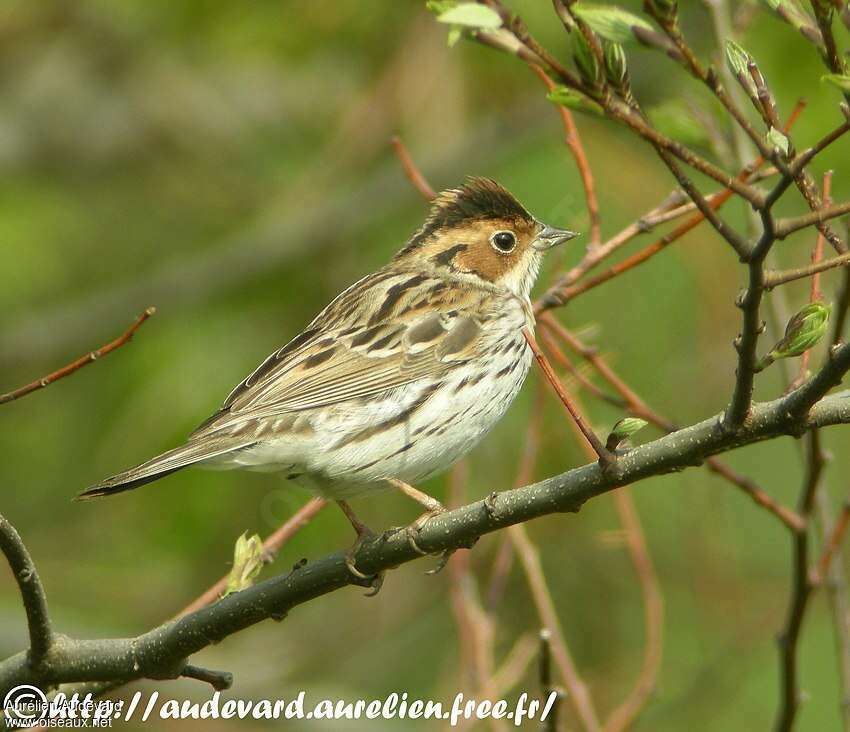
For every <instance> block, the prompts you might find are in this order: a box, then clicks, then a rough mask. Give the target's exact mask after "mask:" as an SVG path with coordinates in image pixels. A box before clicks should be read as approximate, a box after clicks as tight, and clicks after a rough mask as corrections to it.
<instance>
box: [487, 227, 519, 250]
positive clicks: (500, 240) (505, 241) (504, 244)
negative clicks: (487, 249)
mask: <svg viewBox="0 0 850 732" xmlns="http://www.w3.org/2000/svg"><path fill="white" fill-rule="evenodd" d="M490 243H491V244H492V245H493V248H494V249H495V250H496V251H497V252H501V253H502V254H508V253H509V252H512V251H513V250H514V247H516V236H515V235H514V233H513V232H512V231H497V232H496V233H495V234H493V235H492V236H491V237H490Z"/></svg>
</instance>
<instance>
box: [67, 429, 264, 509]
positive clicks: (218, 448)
mask: <svg viewBox="0 0 850 732" xmlns="http://www.w3.org/2000/svg"><path fill="white" fill-rule="evenodd" d="M253 444H255V443H254V442H241V443H239V442H237V443H233V442H229V443H223V442H211V441H209V440H199V441H197V442H188V443H186V444H185V445H181V446H180V447H175V448H174V449H173V450H168V452H164V453H162V454H161V455H157V456H156V457H154V458H151V459H150V460H147V461H145V462H143V463H142V464H141V465H137V466H136V467H134V468H130V469H129V470H125V471H124V472H122V473H118V474H117V475H113V476H112V477H111V478H107V479H106V480H103V481H101V482H100V483H98V484H97V485H93V486H92V487H91V488H87V489H86V490H84V491H83V492H82V493H80V494H78V495H77V497H76V500H78V501H86V500H90V499H92V498H99V497H100V496H111V495H113V494H114V493H122V492H123V491H129V490H131V489H133V488H138V487H139V486H142V485H145V484H146V483H152V482H153V481H155V480H159V479H160V478H164V477H165V476H166V475H170V474H171V473H174V472H176V471H178V470H181V469H183V468H186V467H188V466H190V465H194V464H196V463H199V462H203V461H204V460H210V459H212V458H216V457H220V456H221V455H225V454H227V453H229V452H235V451H236V450H243V449H244V448H246V447H250V446H251V445H253Z"/></svg>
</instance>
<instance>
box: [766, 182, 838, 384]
mask: <svg viewBox="0 0 850 732" xmlns="http://www.w3.org/2000/svg"><path fill="white" fill-rule="evenodd" d="M831 192H832V171H831V170H828V171H827V172H826V173H824V174H823V205H824V206H829V205H831V204H832V199H831V198H830V193H831ZM825 243H826V238H825V237H824V235H823V233H822V232H821V231H818V235H817V237H816V238H815V247H814V249H813V250H812V263H811V266H810V267H808V268H806V267H802V268H800V269H798V270H796V271H795V272H786V273H785V274H784V276H783V274H782V273H776V274H774V275H772V274H771V273H768V274H767V277H766V281H767V282H768V283H772V282H773V283H776V284H783V283H784V282H791V281H792V280H795V279H800V278H802V277H806V276H808V274H803V275H801V274H800V271H801V270H805V269H808V270H809V272H810V273H811V277H812V281H811V283H810V285H811V286H810V289H809V302H811V303H813V302H818V301H820V299H821V289H820V280H821V272H823V271H825V270H828V269H832V267H840V266H842V264H847V263H850V255H844V256H838V257H835V259H838V260H842V259H843V260H845V261H843V262H839V263H838V264H835V263H834V262H835V259H832V260H830V261H829V262H824V261H823V248H824V244H825ZM823 265H827V266H825V267H824V266H823ZM821 267H823V268H822V269H821ZM811 356H812V351H811V349H809V350H807V351H806V352H805V353H803V355H802V357H801V358H800V370H799V373H798V375H797V380H796V381H795V382H794V383H793V384H792V385H791V386H789V387H788V388H789V389H791V388H794V387H795V386H799V385H800V384H802V383H803V381H804V380H805V378H806V374H808V372H809V360H810V359H811Z"/></svg>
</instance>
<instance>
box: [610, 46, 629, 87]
mask: <svg viewBox="0 0 850 732" xmlns="http://www.w3.org/2000/svg"><path fill="white" fill-rule="evenodd" d="M604 50H605V76H607V77H608V81H609V82H610V83H611V84H613V85H614V87H615V88H617V89H620V88H621V87H622V86H623V84H624V83H625V81H626V77H627V76H628V74H629V68H628V64H627V61H626V52H625V50H623V47H622V46H621V45H620V44H619V43H613V42H612V41H606V42H605V44H604Z"/></svg>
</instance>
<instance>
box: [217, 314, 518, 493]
mask: <svg viewBox="0 0 850 732" xmlns="http://www.w3.org/2000/svg"><path fill="white" fill-rule="evenodd" d="M503 320H504V324H503V326H502V327H500V328H498V329H494V331H493V332H492V333H488V334H487V339H488V341H487V342H485V343H484V345H485V349H486V352H487V353H488V354H489V355H488V357H487V358H482V359H478V360H476V362H475V365H474V366H473V365H469V366H461V367H458V368H455V369H453V370H452V371H451V372H450V373H449V374H448V375H447V376H445V377H444V378H443V381H442V382H440V383H435V382H433V381H431V380H426V379H421V380H418V381H414V382H412V383H410V384H407V385H405V386H403V387H401V388H398V389H394V390H391V391H389V392H386V393H385V394H383V395H382V396H381V398H380V400H376V399H374V398H372V399H370V400H369V401H367V402H365V403H360V402H354V401H352V402H345V403H342V404H339V405H335V406H334V407H332V408H328V407H326V408H323V409H321V410H317V411H315V412H312V413H305V414H304V418H305V419H306V420H308V421H309V426H310V428H311V429H310V430H309V431H305V432H307V433H308V434H305V435H303V436H301V437H298V438H297V439H293V438H292V436H288V437H286V438H282V439H273V440H270V441H267V442H264V443H262V444H260V445H257V446H255V447H252V448H250V449H248V450H244V451H241V452H239V453H237V454H236V455H234V456H233V457H232V458H231V459H230V460H229V461H228V462H229V465H227V466H226V467H234V468H236V467H239V468H248V469H254V470H275V471H281V472H283V473H284V475H286V477H288V478H289V479H291V480H295V481H297V482H298V483H300V484H303V485H304V486H306V487H308V488H310V489H312V490H315V491H316V492H318V493H321V494H323V495H326V496H328V497H331V498H347V497H351V496H355V495H358V494H362V493H368V492H373V491H375V490H380V489H383V488H385V487H386V479H387V478H397V479H399V480H403V481H405V482H406V483H411V484H416V483H418V482H421V481H423V480H425V479H426V478H428V477H429V476H431V475H434V474H436V473H439V472H441V471H443V470H445V469H447V468H448V467H449V466H451V465H452V464H453V463H454V462H455V461H457V460H458V459H460V458H461V457H463V456H464V455H465V454H466V453H468V452H469V451H470V450H471V449H472V448H473V447H475V445H477V444H478V442H480V440H481V439H482V438H483V437H484V435H486V434H487V432H488V431H489V430H490V429H491V428H492V427H493V426H494V425H495V424H496V422H498V421H499V420H500V419H501V418H502V416H503V415H504V413H505V412H506V411H507V409H508V407H509V406H510V405H511V403H512V402H513V400H514V398H515V397H516V395H517V393H518V392H519V390H520V388H521V387H522V384H523V382H524V381H525V377H526V375H527V374H528V369H529V366H530V364H531V361H532V359H533V356H532V353H531V350H530V349H529V348H528V345H527V344H526V342H525V339H524V338H523V335H522V332H521V329H522V327H524V326H525V325H526V321H525V314H524V313H523V312H522V310H521V309H520V308H517V312H516V313H515V314H514V317H506V318H504V319H503Z"/></svg>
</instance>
